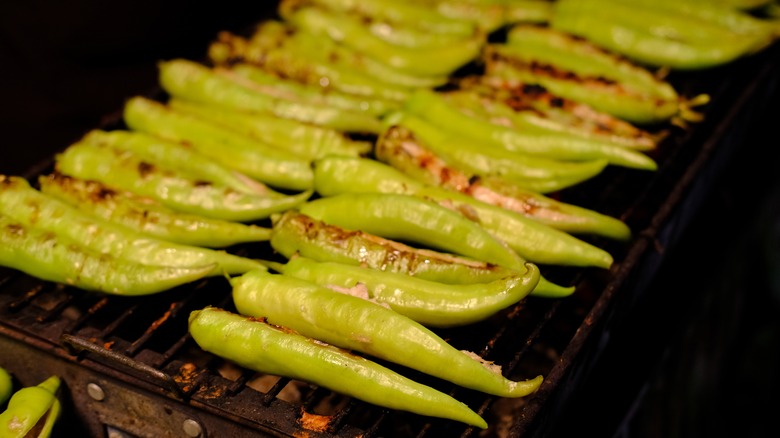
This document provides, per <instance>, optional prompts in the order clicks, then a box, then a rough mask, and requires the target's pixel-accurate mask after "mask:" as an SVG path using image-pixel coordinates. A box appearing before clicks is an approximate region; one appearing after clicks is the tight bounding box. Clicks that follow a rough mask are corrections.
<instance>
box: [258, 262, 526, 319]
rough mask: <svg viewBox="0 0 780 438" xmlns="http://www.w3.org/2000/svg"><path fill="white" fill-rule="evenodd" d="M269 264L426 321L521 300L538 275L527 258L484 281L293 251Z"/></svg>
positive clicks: (484, 312) (476, 313) (487, 312)
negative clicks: (424, 275)
mask: <svg viewBox="0 0 780 438" xmlns="http://www.w3.org/2000/svg"><path fill="white" fill-rule="evenodd" d="M272 268H274V269H275V270H278V271H279V272H280V273H283V274H284V275H287V276H291V277H295V278H299V279H301V280H306V281H311V282H312V283H316V284H319V285H321V286H326V287H330V288H333V286H336V287H338V288H339V289H334V290H337V291H344V292H345V293H353V292H354V293H355V294H359V293H362V292H365V294H366V295H365V296H361V295H356V296H361V298H364V299H368V300H371V301H373V302H377V303H380V304H383V305H386V306H388V307H390V308H391V309H393V310H394V311H396V312H398V313H400V314H402V315H405V316H407V317H409V318H410V319H412V320H413V321H417V322H419V323H420V324H422V325H424V326H426V327H457V326H463V325H467V324H472V323H475V322H479V321H482V320H484V319H486V318H488V317H490V316H491V315H493V314H495V313H497V312H498V311H500V310H502V309H505V308H507V307H509V306H510V305H512V304H515V303H517V302H518V301H520V300H522V299H523V298H524V297H525V296H527V295H528V294H529V293H531V291H532V290H533V289H534V288H535V287H536V284H537V283H538V281H539V268H537V267H536V266H535V265H532V264H530V263H529V264H526V270H525V272H521V271H518V273H517V274H516V275H511V276H508V277H505V278H502V279H499V280H495V281H492V282H489V283H474V284H465V285H464V284H461V285H452V284H444V283H439V282H434V281H428V280H423V279H420V278H416V277H413V276H410V275H406V274H402V273H393V272H385V271H378V270H376V269H371V268H363V267H359V266H352V265H349V264H343V263H333V262H317V261H315V260H312V259H308V258H305V257H293V258H292V259H291V260H290V261H288V262H287V263H286V264H284V265H275V266H272ZM342 288H343V289H342Z"/></svg>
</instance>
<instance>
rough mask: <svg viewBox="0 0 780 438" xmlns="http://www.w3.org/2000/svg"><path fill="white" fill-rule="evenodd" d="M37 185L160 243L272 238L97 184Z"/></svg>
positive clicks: (43, 181)
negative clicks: (164, 241) (162, 241)
mask: <svg viewBox="0 0 780 438" xmlns="http://www.w3.org/2000/svg"><path fill="white" fill-rule="evenodd" d="M38 184H39V185H40V190H41V192H43V193H45V194H47V195H49V196H53V197H55V198H57V199H59V200H61V201H63V202H66V203H68V204H70V205H72V206H74V207H77V208H78V209H80V210H83V211H86V212H89V213H90V214H92V215H95V216H97V217H100V218H103V219H105V220H107V221H109V222H113V223H116V224H120V225H123V226H125V227H127V228H130V229H133V230H137V231H139V232H141V233H143V234H144V235H147V236H150V237H154V238H157V239H161V240H167V241H170V242H175V243H180V244H183V245H193V246H203V247H208V248H221V247H226V246H231V245H235V244H238V243H247V242H262V241H267V240H269V239H270V238H271V230H270V229H269V228H264V227H261V226H258V225H253V224H249V225H247V224H243V223H239V222H232V221H224V220H219V219H210V218H207V217H204V216H199V215H194V214H186V213H181V212H178V211H175V210H171V209H169V208H166V207H165V206H164V205H162V204H160V203H158V202H156V201H154V200H152V199H149V198H144V197H141V196H138V195H135V194H133V193H130V192H127V191H118V190H113V189H111V188H109V187H108V186H106V185H104V184H102V183H100V182H98V181H87V180H82V179H78V178H73V177H70V176H66V175H61V174H58V173H53V174H50V175H45V176H41V177H39V178H38Z"/></svg>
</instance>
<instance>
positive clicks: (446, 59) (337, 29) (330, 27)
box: [280, 0, 485, 77]
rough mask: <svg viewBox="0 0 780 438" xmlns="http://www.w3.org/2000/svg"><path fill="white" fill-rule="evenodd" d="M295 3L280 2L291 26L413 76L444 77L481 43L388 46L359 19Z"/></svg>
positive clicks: (470, 39) (468, 40) (476, 51)
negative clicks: (327, 39)
mask: <svg viewBox="0 0 780 438" xmlns="http://www.w3.org/2000/svg"><path fill="white" fill-rule="evenodd" d="M296 3H299V2H298V0H292V1H290V0H284V1H282V2H281V4H280V14H281V15H282V17H284V18H285V20H286V21H287V22H288V23H291V24H292V26H293V27H295V28H297V29H299V30H301V31H303V32H309V33H311V34H314V35H318V36H320V37H324V38H330V39H332V40H333V41H336V42H338V43H340V44H343V45H345V46H347V47H350V48H352V49H353V50H356V51H358V52H360V53H363V54H365V55H367V56H371V57H374V58H375V59H376V60H378V61H380V62H384V63H386V64H387V65H389V66H391V67H393V68H396V69H398V70H400V71H402V72H405V73H408V74H410V75H416V76H422V77H426V76H434V77H435V76H447V75H449V74H451V73H452V72H454V71H455V70H457V69H458V68H460V67H462V66H463V65H465V64H467V63H469V62H470V61H472V60H474V59H476V58H477V57H478V55H479V52H480V49H481V47H482V45H483V44H484V41H485V39H484V37H483V36H482V34H476V36H474V37H467V38H465V39H462V40H460V41H453V42H449V43H447V44H444V45H439V46H433V47H420V45H421V44H420V43H417V47H408V46H402V45H398V44H393V43H389V42H387V41H386V39H383V38H381V37H378V36H377V35H376V34H374V33H372V32H371V29H370V28H369V27H368V26H366V25H365V24H364V23H363V22H362V21H361V20H360V18H359V17H355V16H352V15H347V14H344V13H339V12H336V11H329V10H326V9H322V8H319V7H315V6H306V5H303V6H301V7H298V6H297V4H296Z"/></svg>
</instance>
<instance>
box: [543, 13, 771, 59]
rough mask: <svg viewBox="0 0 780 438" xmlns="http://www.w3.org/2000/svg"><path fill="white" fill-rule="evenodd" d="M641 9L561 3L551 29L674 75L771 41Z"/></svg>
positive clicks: (763, 36) (765, 34) (768, 36)
mask: <svg viewBox="0 0 780 438" xmlns="http://www.w3.org/2000/svg"><path fill="white" fill-rule="evenodd" d="M642 6H643V5H641V4H632V5H630V6H629V5H626V4H625V3H621V2H608V1H605V0H599V1H593V0H588V1H579V0H575V1H569V0H563V1H559V2H556V4H555V8H554V10H553V16H552V18H551V20H550V24H551V26H552V27H553V28H555V29H559V30H561V31H564V32H568V33H571V34H574V35H578V36H581V37H583V38H587V39H589V40H590V41H593V42H594V43H595V44H598V45H600V46H601V47H604V48H606V49H608V50H611V51H613V52H614V53H620V54H622V55H624V56H626V57H628V58H630V59H633V60H635V61H637V62H640V63H643V64H647V65H653V66H659V67H669V68H672V69H678V70H699V69H706V68H711V67H715V66H718V65H722V64H726V63H728V62H731V61H734V60H736V59H737V58H740V57H742V56H745V55H748V54H751V53H755V52H757V51H759V50H761V49H763V48H764V47H766V46H767V45H768V44H769V43H771V42H772V40H773V38H774V37H773V35H772V33H771V32H763V33H757V34H742V33H736V32H733V31H731V30H730V29H728V28H727V27H725V26H721V25H717V24H715V25H712V24H710V23H708V22H707V21H702V20H697V19H696V17H695V15H693V16H686V14H684V13H681V11H679V10H663V9H657V7H656V6H655V5H644V6H645V7H642ZM594 11H598V13H597V14H596V13H594ZM595 23H599V24H598V25H594V24H595Z"/></svg>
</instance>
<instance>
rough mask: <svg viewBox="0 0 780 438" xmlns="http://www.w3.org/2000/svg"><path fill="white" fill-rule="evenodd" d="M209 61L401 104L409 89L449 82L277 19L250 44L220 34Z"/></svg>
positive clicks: (263, 26) (247, 41) (251, 40)
mask: <svg viewBox="0 0 780 438" xmlns="http://www.w3.org/2000/svg"><path fill="white" fill-rule="evenodd" d="M291 33H292V35H291ZM268 34H270V36H268ZM268 40H270V41H268ZM209 58H210V59H211V60H212V62H214V63H215V64H217V65H221V66H224V65H231V64H234V63H236V62H241V63H246V64H251V65H256V66H258V67H260V68H262V69H264V70H267V71H270V72H273V73H274V74H277V75H280V76H284V77H287V78H291V79H293V80H296V81H298V82H301V83H304V84H307V85H310V86H317V87H322V88H323V89H325V90H326V91H327V90H331V89H334V90H339V91H342V92H345V93H349V94H354V95H356V96H363V97H371V98H374V97H376V98H380V99H387V100H390V101H396V102H400V101H403V100H404V99H406V97H407V96H408V94H409V88H414V87H435V86H439V85H442V84H444V83H446V82H447V78H446V77H443V78H420V77H417V76H410V75H406V74H402V73H401V72H399V71H397V70H396V69H393V68H391V67H388V66H386V65H385V64H383V63H381V62H378V61H375V60H373V59H372V58H369V57H367V56H364V55H361V54H359V53H356V52H355V51H353V50H350V49H348V48H346V47H343V46H341V45H337V44H335V42H333V41H330V40H328V39H323V38H316V37H314V36H312V35H309V34H306V33H301V32H294V31H293V30H292V29H291V28H290V27H289V26H287V25H286V24H284V23H282V22H279V21H273V20H271V21H267V22H264V23H263V24H261V25H260V26H258V28H257V31H256V32H255V34H254V35H253V36H252V38H251V39H249V40H246V39H244V38H241V37H239V36H236V35H233V34H230V33H225V32H222V33H220V34H219V38H218V40H217V41H216V42H214V43H212V44H211V46H210V47H209Z"/></svg>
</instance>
